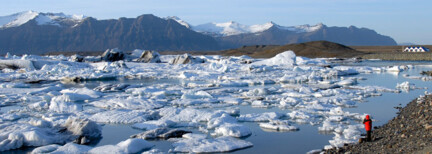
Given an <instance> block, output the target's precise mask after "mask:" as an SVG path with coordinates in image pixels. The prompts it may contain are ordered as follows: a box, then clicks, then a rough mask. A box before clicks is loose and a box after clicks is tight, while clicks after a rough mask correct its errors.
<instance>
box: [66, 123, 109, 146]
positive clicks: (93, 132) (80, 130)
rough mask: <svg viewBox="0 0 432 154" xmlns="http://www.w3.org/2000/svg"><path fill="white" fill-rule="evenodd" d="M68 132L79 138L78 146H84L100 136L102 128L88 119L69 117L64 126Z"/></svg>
mask: <svg viewBox="0 0 432 154" xmlns="http://www.w3.org/2000/svg"><path fill="white" fill-rule="evenodd" d="M64 126H65V127H66V128H67V130H68V131H69V132H71V133H72V134H73V135H76V136H78V137H79V140H80V141H78V143H79V144H86V143H89V142H91V140H92V139H97V138H100V137H101V136H102V127H101V126H99V125H98V124H96V123H95V122H93V121H90V120H88V119H78V118H73V117H69V118H68V119H67V120H66V123H65V125H64Z"/></svg>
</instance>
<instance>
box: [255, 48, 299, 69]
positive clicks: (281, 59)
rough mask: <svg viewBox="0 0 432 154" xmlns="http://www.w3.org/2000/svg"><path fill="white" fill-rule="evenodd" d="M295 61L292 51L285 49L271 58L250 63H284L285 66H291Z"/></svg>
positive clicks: (268, 64) (269, 64)
mask: <svg viewBox="0 0 432 154" xmlns="http://www.w3.org/2000/svg"><path fill="white" fill-rule="evenodd" d="M295 62H296V55H295V53H294V52H293V51H285V52H282V53H280V54H277V55H276V56H274V57H273V58H269V59H266V60H262V61H258V62H254V63H252V65H267V66H273V65H285V66H293V65H294V64H295Z"/></svg>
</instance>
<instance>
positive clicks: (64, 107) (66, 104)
mask: <svg viewBox="0 0 432 154" xmlns="http://www.w3.org/2000/svg"><path fill="white" fill-rule="evenodd" d="M69 96H74V95H68V94H66V95H61V96H55V97H53V98H52V99H51V102H50V105H49V111H53V112H58V113H76V112H81V111H83V106H82V105H81V104H77V103H74V102H71V101H70V100H71V97H69ZM72 98H74V97H72Z"/></svg>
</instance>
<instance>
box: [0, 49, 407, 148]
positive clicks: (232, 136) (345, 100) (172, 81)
mask: <svg viewBox="0 0 432 154" xmlns="http://www.w3.org/2000/svg"><path fill="white" fill-rule="evenodd" d="M138 56H139V54H136V55H135V58H137V57H138ZM177 57H178V56H173V55H160V57H159V58H160V60H161V61H162V63H140V62H136V61H134V60H133V59H128V58H130V57H128V58H126V59H124V61H115V62H101V61H91V62H90V61H85V60H84V62H75V61H69V59H68V57H65V56H48V57H45V56H33V55H25V56H11V55H9V56H8V57H5V58H0V59H1V60H0V66H4V67H1V68H2V69H1V70H2V71H1V72H2V73H0V81H1V83H0V110H1V111H0V134H1V135H2V137H0V139H2V140H1V144H3V146H0V147H2V148H3V149H2V150H3V151H4V150H9V149H15V148H19V147H22V146H45V145H47V146H45V147H41V148H38V150H39V151H46V152H49V151H56V150H57V151H58V152H62V151H63V152H65V151H67V152H89V151H92V149H93V148H91V147H87V146H81V145H77V144H72V143H68V144H66V145H63V144H65V143H67V142H70V141H72V140H75V139H76V138H77V136H80V135H78V134H77V133H76V132H79V131H74V130H75V129H78V128H82V129H83V130H88V129H87V127H86V126H85V125H74V126H72V127H68V128H70V129H71V131H69V134H62V133H57V126H59V128H60V127H61V126H62V127H63V128H65V126H64V124H65V123H71V124H85V122H81V121H80V120H77V121H75V122H74V121H70V120H68V119H69V117H78V118H81V119H89V120H91V121H94V122H96V123H99V124H120V125H130V126H131V127H132V128H135V129H141V130H143V131H149V132H148V133H146V134H143V135H142V136H151V135H153V136H154V135H155V134H157V136H159V135H162V134H164V133H168V131H170V130H176V129H180V130H183V128H187V129H192V130H193V132H194V133H193V134H192V135H187V134H184V135H183V138H181V139H178V138H176V139H170V140H168V141H169V142H173V149H172V151H173V152H226V151H232V150H236V149H242V148H246V147H250V146H252V143H250V142H247V141H245V140H244V138H247V137H248V136H250V135H253V134H252V133H253V130H252V128H251V125H249V124H245V123H254V126H255V127H259V128H262V129H264V130H267V131H295V130H298V127H297V126H296V124H310V125H316V126H317V130H318V131H323V132H327V133H337V134H335V138H334V139H332V140H331V146H339V145H342V144H343V143H352V142H353V141H354V140H355V139H356V136H357V135H358V132H357V128H358V127H356V126H354V127H348V125H353V124H355V123H356V122H357V121H359V120H361V119H362V116H363V115H362V114H360V113H350V112H347V111H344V108H347V107H355V106H356V104H357V103H358V102H362V101H365V99H366V98H368V97H373V96H380V95H382V93H398V92H400V91H401V90H399V89H403V88H407V87H408V88H410V89H411V88H412V86H411V85H410V84H407V83H403V84H399V85H400V86H398V87H397V88H395V87H391V88H386V87H380V86H373V85H371V86H365V85H359V84H358V83H359V82H361V81H362V80H364V78H362V77H358V76H356V75H358V74H369V73H383V72H388V71H389V70H388V69H389V68H387V67H370V66H340V65H337V64H331V63H329V62H327V60H326V59H309V58H304V57H298V56H296V55H295V54H294V52H292V51H286V52H283V53H280V54H278V55H276V56H275V57H273V58H269V59H253V58H250V57H247V56H238V57H236V56H232V57H224V56H217V55H214V56H213V55H206V56H190V57H189V58H195V60H196V61H195V62H192V63H187V64H175V65H172V64H169V62H170V61H171V62H172V61H179V60H180V59H179V58H177ZM88 58H89V59H99V60H100V59H101V57H88ZM176 58H177V60H175V59H176ZM84 59H85V58H84ZM186 59H187V58H186ZM186 59H183V62H184V61H185V60H186ZM190 60H192V61H194V59H189V61H190ZM183 62H182V63H183ZM202 62H204V63H202ZM327 66H329V67H327ZM397 68H398V69H400V70H406V69H410V68H411V67H404V66H397ZM392 69H393V68H392ZM66 81H67V82H66ZM118 82H120V83H118ZM35 83H36V84H35ZM393 88H395V89H393ZM249 107H259V108H252V109H251V110H250V111H249V110H248V109H245V108H249ZM10 108H12V109H10ZM245 110H246V111H245ZM275 110H277V111H275ZM32 117H33V118H34V117H38V118H40V119H41V121H31V120H29V118H32ZM94 124H95V123H93V124H91V126H92V127H90V128H91V130H94V131H96V132H97V130H100V129H99V128H98V127H97V126H96V125H94ZM78 126H80V127H78ZM81 126H82V127H81ZM163 129H166V130H167V131H166V132H164V133H162V134H158V131H157V130H163ZM176 131H178V130H176ZM197 131H199V132H202V133H204V134H201V135H196V132H197ZM3 132H5V133H3ZM178 132H179V134H182V133H180V132H181V131H178ZM28 134H30V136H32V137H28V136H26V135H28ZM82 134H90V136H97V135H91V134H93V132H92V131H89V132H87V133H82ZM96 134H97V133H96ZM174 134H175V133H174ZM101 135H102V136H104V134H101ZM177 135H178V134H177ZM197 136H199V137H197ZM129 142H130V143H131V145H132V142H133V143H134V144H135V142H136V143H137V144H141V140H133V141H132V140H131V141H128V143H127V144H129ZM52 144H59V145H52ZM105 148H106V149H112V151H118V152H119V151H123V152H124V151H125V147H124V146H119V145H109V146H106V147H105ZM95 149H99V150H100V149H101V148H97V147H96V148H95ZM102 150H104V148H102ZM142 150H143V149H140V150H138V152H141V151H142ZM93 151H94V150H93ZM132 151H134V150H133V149H132Z"/></svg>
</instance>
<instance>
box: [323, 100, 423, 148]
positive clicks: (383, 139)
mask: <svg viewBox="0 0 432 154" xmlns="http://www.w3.org/2000/svg"><path fill="white" fill-rule="evenodd" d="M430 152H432V95H428V96H425V97H419V98H417V99H415V100H413V101H412V102H410V103H409V104H408V105H407V106H406V107H404V108H401V109H400V112H399V114H398V116H396V117H395V118H393V119H392V120H390V121H389V122H388V123H387V124H385V125H383V126H382V127H379V128H375V129H373V133H372V141H371V142H363V143H359V144H355V145H345V146H344V147H342V148H338V149H330V150H327V151H325V153H430Z"/></svg>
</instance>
